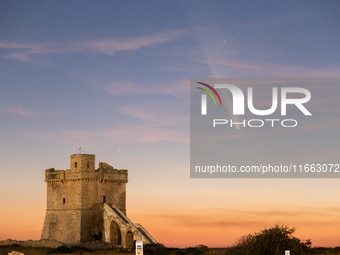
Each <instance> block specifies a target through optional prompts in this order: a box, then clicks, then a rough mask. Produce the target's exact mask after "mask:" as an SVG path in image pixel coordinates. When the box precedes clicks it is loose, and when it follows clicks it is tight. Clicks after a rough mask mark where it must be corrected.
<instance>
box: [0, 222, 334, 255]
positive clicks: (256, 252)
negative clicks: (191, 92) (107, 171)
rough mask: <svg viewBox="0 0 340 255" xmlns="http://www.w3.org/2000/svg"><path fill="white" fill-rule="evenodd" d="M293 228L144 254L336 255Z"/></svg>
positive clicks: (3, 254) (78, 250)
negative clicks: (229, 242) (297, 234)
mask: <svg viewBox="0 0 340 255" xmlns="http://www.w3.org/2000/svg"><path fill="white" fill-rule="evenodd" d="M294 232H295V228H289V227H287V226H278V225H277V226H275V227H272V228H269V229H265V230H261V231H260V232H258V233H254V234H248V235H246V236H243V237H241V238H240V239H239V240H238V241H237V242H236V243H235V245H233V246H231V247H227V248H207V247H205V246H204V245H201V246H197V247H193V248H186V249H179V248H166V247H165V246H164V245H163V244H147V245H144V255H163V254H164V255H195V254H214V255H222V254H223V255H284V254H285V250H290V254H291V255H340V247H336V248H323V247H314V248H311V244H312V243H311V241H310V240H300V239H299V238H296V237H294V236H293V234H294ZM11 251H19V252H22V253H24V254H25V255H31V254H35V255H39V254H41V255H47V254H102V255H104V254H117V255H118V254H120V255H132V254H135V252H134V251H133V250H132V251H129V250H113V249H110V250H90V249H87V248H85V247H82V246H65V245H63V246H60V247H58V248H55V249H52V248H38V247H23V246H20V245H11V246H2V247H0V255H7V254H8V253H9V252H11Z"/></svg>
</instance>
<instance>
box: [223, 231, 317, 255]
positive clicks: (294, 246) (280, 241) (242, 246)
mask: <svg viewBox="0 0 340 255" xmlns="http://www.w3.org/2000/svg"><path fill="white" fill-rule="evenodd" d="M294 232H295V228H289V227H287V226H278V225H276V226H275V227H273V228H270V229H265V230H262V231H260V232H259V233H255V234H253V235H252V234H249V235H247V236H243V237H241V239H239V240H238V241H237V242H236V244H235V245H234V246H233V247H232V248H231V249H230V250H229V251H228V252H227V253H226V254H228V255H238V254H243V255H248V254H249V255H250V254H251V255H279V254H280V255H282V254H285V250H290V254H294V255H301V254H305V253H306V252H308V251H309V249H310V245H311V244H312V243H311V241H310V239H309V240H306V241H301V240H300V239H299V238H296V237H293V233H294Z"/></svg>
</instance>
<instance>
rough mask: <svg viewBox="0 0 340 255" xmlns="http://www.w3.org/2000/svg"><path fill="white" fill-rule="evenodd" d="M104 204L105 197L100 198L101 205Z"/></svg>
mask: <svg viewBox="0 0 340 255" xmlns="http://www.w3.org/2000/svg"><path fill="white" fill-rule="evenodd" d="M104 203H105V196H102V204H104Z"/></svg>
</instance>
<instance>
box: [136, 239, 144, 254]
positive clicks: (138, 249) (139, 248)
mask: <svg viewBox="0 0 340 255" xmlns="http://www.w3.org/2000/svg"><path fill="white" fill-rule="evenodd" d="M136 255H143V242H141V241H136Z"/></svg>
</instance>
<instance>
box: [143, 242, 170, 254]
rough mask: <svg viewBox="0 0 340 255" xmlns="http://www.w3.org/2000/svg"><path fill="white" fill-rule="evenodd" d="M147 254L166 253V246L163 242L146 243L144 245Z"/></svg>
mask: <svg viewBox="0 0 340 255" xmlns="http://www.w3.org/2000/svg"><path fill="white" fill-rule="evenodd" d="M143 252H144V254H145V255H161V254H166V248H165V246H164V245H163V244H161V243H153V244H146V245H144V247H143Z"/></svg>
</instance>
